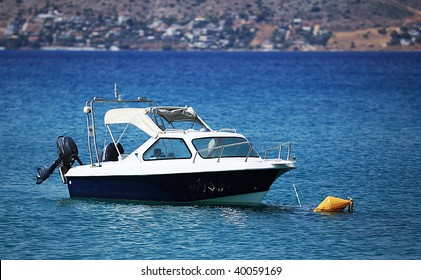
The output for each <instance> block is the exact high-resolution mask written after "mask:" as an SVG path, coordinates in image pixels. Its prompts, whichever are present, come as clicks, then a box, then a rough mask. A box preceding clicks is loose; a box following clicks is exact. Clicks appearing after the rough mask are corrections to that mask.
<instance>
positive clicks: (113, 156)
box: [99, 143, 124, 162]
mask: <svg viewBox="0 0 421 280" xmlns="http://www.w3.org/2000/svg"><path fill="white" fill-rule="evenodd" d="M117 148H118V152H120V154H124V149H123V146H122V145H121V144H120V143H117ZM118 152H117V149H116V145H114V143H108V144H107V145H105V147H104V149H102V151H101V154H100V155H99V161H101V162H105V161H118Z"/></svg>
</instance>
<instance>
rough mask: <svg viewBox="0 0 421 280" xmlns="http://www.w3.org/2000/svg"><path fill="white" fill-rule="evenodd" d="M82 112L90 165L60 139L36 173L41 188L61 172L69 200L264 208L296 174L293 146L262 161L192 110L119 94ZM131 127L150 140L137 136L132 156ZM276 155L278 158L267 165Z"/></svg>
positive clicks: (234, 135) (238, 138)
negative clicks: (276, 188) (285, 177)
mask: <svg viewBox="0 0 421 280" xmlns="http://www.w3.org/2000/svg"><path fill="white" fill-rule="evenodd" d="M104 104H107V105H108V106H109V105H113V106H111V107H113V108H111V109H107V110H104V112H105V113H104V115H103V118H101V119H102V120H103V122H104V124H103V125H104V127H105V133H104V134H105V137H106V138H107V139H108V140H105V142H100V141H102V140H99V139H98V138H99V135H98V131H99V130H100V128H99V126H100V125H99V124H97V122H99V121H98V120H97V119H98V116H97V107H98V108H99V105H104ZM114 107H116V108H114ZM83 111H84V113H85V115H86V123H87V139H88V150H89V158H90V163H89V164H82V162H81V160H80V159H79V155H78V153H79V151H78V147H77V145H76V144H75V142H74V140H73V139H72V138H71V137H68V136H60V137H58V139H57V149H58V158H57V160H55V161H54V162H53V164H52V165H51V166H44V167H42V168H38V174H37V184H40V183H42V182H43V181H44V180H46V179H47V178H48V177H49V176H50V174H52V173H53V171H54V170H55V169H56V168H57V167H59V170H60V174H61V177H62V181H63V183H65V184H67V186H68V191H69V195H70V197H72V198H97V199H125V200H141V201H159V202H181V203H205V204H212V203H215V204H259V203H261V201H262V199H263V198H264V197H265V195H266V193H267V192H268V191H269V188H270V187H271V186H272V184H273V183H274V182H275V180H276V179H277V178H278V177H279V176H281V175H282V174H284V173H286V172H288V171H290V170H292V169H294V168H295V165H294V163H295V157H294V156H291V142H285V143H282V144H280V145H277V146H275V147H273V148H270V149H267V150H266V151H265V152H264V155H263V156H261V155H260V154H259V153H258V152H257V151H256V150H255V148H254V147H253V145H252V143H250V142H249V141H248V140H247V138H246V137H245V136H244V135H242V134H240V133H238V132H237V131H236V130H235V129H226V128H223V129H218V130H214V129H212V128H211V127H210V126H209V125H208V124H206V123H205V122H204V121H203V120H202V118H201V117H200V116H199V115H198V114H197V112H196V111H195V110H194V109H193V108H192V107H179V106H158V105H157V104H156V103H155V102H154V101H151V100H148V99H147V98H138V99H135V100H123V99H122V98H121V96H120V95H118V96H117V97H116V98H115V99H110V100H106V99H103V98H99V97H95V98H93V99H92V100H89V101H88V102H86V105H85V107H84V109H83ZM94 111H95V113H94ZM114 126H117V131H116V129H115V128H114ZM129 127H130V128H131V130H133V129H134V130H135V131H137V132H139V131H140V132H141V133H142V134H144V135H146V140H145V141H144V142H143V143H138V142H137V143H136V141H137V138H136V137H135V138H133V137H132V138H131V140H132V141H133V140H134V141H135V143H136V144H135V146H134V148H133V150H130V151H128V150H127V148H125V143H124V139H125V138H126V137H128V136H127V135H126V134H128V133H129V129H128V128H129ZM128 138H130V137H128ZM102 143H104V144H103V146H102ZM100 145H101V147H100ZM271 153H272V154H275V156H274V157H273V158H270V159H269V155H270V154H271ZM75 162H78V163H79V164H78V165H76V164H75Z"/></svg>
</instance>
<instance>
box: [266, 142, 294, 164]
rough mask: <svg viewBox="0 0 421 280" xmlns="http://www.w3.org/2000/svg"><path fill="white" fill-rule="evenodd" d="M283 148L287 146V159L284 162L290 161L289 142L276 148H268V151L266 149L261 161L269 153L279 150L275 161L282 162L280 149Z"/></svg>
mask: <svg viewBox="0 0 421 280" xmlns="http://www.w3.org/2000/svg"><path fill="white" fill-rule="evenodd" d="M285 146H287V147H288V151H287V158H286V160H291V146H292V143H291V142H289V141H288V142H285V143H282V144H280V145H278V146H275V147H272V148H269V149H266V150H265V155H264V156H263V159H266V156H267V153H268V152H269V151H273V150H278V149H279V151H278V157H277V158H276V160H277V161H280V160H282V157H281V156H282V149H283V147H285Z"/></svg>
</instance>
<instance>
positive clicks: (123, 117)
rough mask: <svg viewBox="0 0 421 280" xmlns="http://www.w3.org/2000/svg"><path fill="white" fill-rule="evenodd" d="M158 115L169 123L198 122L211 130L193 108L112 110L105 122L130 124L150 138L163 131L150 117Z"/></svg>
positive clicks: (107, 114) (106, 116)
mask: <svg viewBox="0 0 421 280" xmlns="http://www.w3.org/2000/svg"><path fill="white" fill-rule="evenodd" d="M148 114H156V115H158V116H160V117H162V118H163V119H165V120H166V121H167V122H168V123H173V122H196V123H198V124H199V125H200V126H202V127H204V128H206V129H207V130H211V128H210V127H209V126H208V125H207V124H206V123H205V122H204V121H203V120H202V119H201V118H200V117H199V116H198V115H197V113H196V112H195V111H194V109H193V108H192V107H150V108H119V109H111V110H109V111H107V112H106V113H105V116H104V122H105V124H106V125H108V124H119V123H120V124H121V123H130V124H133V125H134V126H136V127H137V128H139V129H141V130H143V131H144V132H145V133H147V134H148V135H149V136H155V135H156V134H157V133H159V132H162V129H161V128H160V127H158V126H157V125H156V123H155V122H154V121H153V120H152V119H151V118H150V117H149V115H148Z"/></svg>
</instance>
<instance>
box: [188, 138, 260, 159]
mask: <svg viewBox="0 0 421 280" xmlns="http://www.w3.org/2000/svg"><path fill="white" fill-rule="evenodd" d="M245 144H247V145H249V149H248V151H247V156H246V159H245V162H247V160H248V158H249V157H250V155H251V153H252V151H253V150H254V151H255V152H256V154H258V153H257V151H256V149H254V148H253V145H252V144H251V142H249V141H244V142H238V143H232V144H226V145H221V146H216V147H212V148H210V149H209V148H205V149H200V150H197V151H196V153H195V154H194V157H193V163H195V162H196V157H197V154H199V155H200V152H202V151H214V150H216V149H220V150H221V152H220V153H219V156H218V160H217V162H220V161H221V158H222V155H223V154H224V150H225V148H226V147H234V146H240V145H245ZM211 158H216V157H211Z"/></svg>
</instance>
